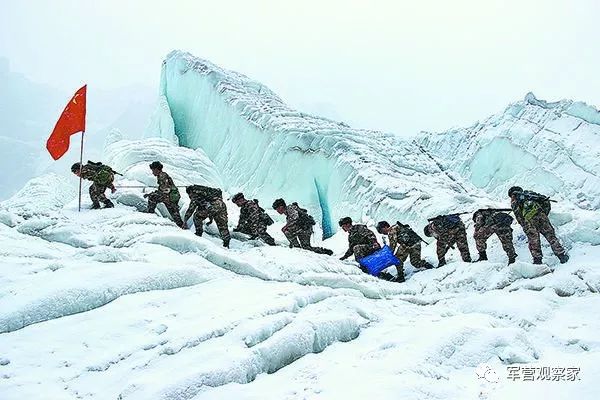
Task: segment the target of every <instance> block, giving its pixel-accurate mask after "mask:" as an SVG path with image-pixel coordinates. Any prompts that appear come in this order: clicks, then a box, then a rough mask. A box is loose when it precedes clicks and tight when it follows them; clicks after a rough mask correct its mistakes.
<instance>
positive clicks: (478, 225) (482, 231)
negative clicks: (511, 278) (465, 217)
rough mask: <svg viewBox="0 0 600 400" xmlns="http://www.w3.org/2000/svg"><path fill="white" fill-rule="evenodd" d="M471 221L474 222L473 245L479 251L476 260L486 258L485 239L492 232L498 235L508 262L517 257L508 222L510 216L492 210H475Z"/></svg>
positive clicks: (510, 262)
mask: <svg viewBox="0 0 600 400" xmlns="http://www.w3.org/2000/svg"><path fill="white" fill-rule="evenodd" d="M473 222H475V232H474V233H473V238H474V239H475V246H476V247H477V251H478V252H479V259H478V260H477V261H485V260H487V259H488V258H487V252H486V249H487V240H488V238H489V237H490V236H492V235H493V234H496V235H497V236H498V239H500V243H501V244H502V248H503V249H504V251H505V252H506V255H507V256H508V263H509V264H512V263H514V262H515V260H516V258H517V253H516V252H515V246H514V245H513V234H512V228H511V227H510V224H511V223H512V217H511V216H510V215H508V214H506V213H503V212H495V211H492V210H477V211H476V212H475V213H474V214H473Z"/></svg>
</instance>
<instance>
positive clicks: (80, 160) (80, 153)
mask: <svg viewBox="0 0 600 400" xmlns="http://www.w3.org/2000/svg"><path fill="white" fill-rule="evenodd" d="M84 135H85V130H83V131H81V151H80V152H79V207H78V209H77V211H78V212H81V183H82V181H83V178H82V177H81V171H82V170H83V136H84Z"/></svg>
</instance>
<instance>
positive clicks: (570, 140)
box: [0, 51, 600, 400]
mask: <svg viewBox="0 0 600 400" xmlns="http://www.w3.org/2000/svg"><path fill="white" fill-rule="evenodd" d="M161 74H162V79H161V85H160V86H161V87H160V91H159V95H158V98H157V102H156V107H155V110H154V113H153V114H152V115H151V117H150V119H149V122H148V125H147V128H146V130H145V132H144V133H143V136H144V138H143V139H140V133H139V132H136V133H135V134H131V135H130V134H127V133H122V132H121V131H120V130H118V129H113V130H112V131H111V132H110V133H109V134H108V135H107V138H106V143H105V146H104V152H103V159H102V160H103V161H104V162H106V163H107V164H109V165H111V166H112V167H113V168H114V169H115V170H117V171H119V172H121V173H122V174H123V176H122V177H118V179H117V181H116V182H115V185H116V186H117V187H118V190H117V192H116V193H114V194H112V195H110V196H111V198H112V199H113V201H114V202H115V204H116V207H115V208H114V209H105V210H100V211H93V210H89V209H88V207H89V206H90V202H89V199H88V198H87V183H86V185H85V186H86V187H85V188H84V204H83V205H84V209H83V211H82V212H77V180H76V179H75V178H74V177H73V175H72V174H71V173H70V171H68V170H65V171H64V174H56V173H54V174H45V175H42V176H39V177H37V178H34V179H32V180H30V181H29V182H28V183H27V184H26V185H25V186H24V187H23V188H22V189H21V190H19V191H18V192H17V193H16V194H15V195H14V196H12V197H11V198H10V199H7V200H6V201H2V202H1V203H0V248H1V249H2V250H0V254H1V255H2V257H0V349H2V351H1V352H0V398H2V399H7V400H11V399H22V398H49V399H69V400H71V399H78V398H92V399H120V400H126V399H127V400H136V399H165V400H184V399H185V400H187V399H190V400H201V399H215V398H218V399H221V398H236V399H248V400H250V399H255V400H256V399H298V400H300V399H307V398H308V399H336V398H344V399H359V398H364V397H365V396H370V397H377V398H381V399H395V398H399V397H400V398H407V399H432V398H437V399H440V398H443V399H463V398H478V399H490V400H495V399H498V400H499V399H506V398H514V399H520V398H537V397H541V396H543V397H544V398H547V399H564V398H567V397H574V398H580V399H595V398H597V397H598V392H599V388H598V385H597V383H596V382H595V377H596V376H598V374H600V341H598V339H597V332H598V330H599V329H600V321H599V320H598V318H594V315H596V313H597V309H598V308H599V307H600V298H599V297H598V293H599V291H600V262H599V261H598V260H599V259H600V258H599V257H600V250H599V247H598V245H599V244H600V226H599V223H600V222H599V221H600V218H598V206H599V204H598V197H597V196H596V195H595V194H597V192H598V190H600V188H599V187H598V186H599V185H598V176H599V174H598V172H599V170H598V164H597V162H598V161H597V157H595V155H596V154H597V151H598V150H597V149H598V146H597V143H598V134H599V133H600V130H599V127H600V125H599V124H598V122H597V120H596V118H597V111H596V110H595V109H594V108H593V107H591V106H587V105H585V104H583V103H578V102H573V101H567V100H562V101H559V102H553V103H551V102H545V101H543V100H538V99H536V98H535V96H533V95H532V94H530V95H527V96H526V97H525V99H524V100H523V101H520V102H516V103H514V104H512V105H510V106H508V107H507V108H506V109H505V110H504V111H503V112H501V113H499V114H498V115H495V116H492V117H490V118H488V119H486V120H483V121H482V122H479V123H477V124H475V125H474V126H472V127H467V128H463V129H452V130H450V131H447V132H442V133H422V134H421V135H419V136H417V137H414V138H409V139H399V138H396V137H393V136H392V135H390V134H384V133H380V132H375V131H367V130H355V129H352V128H350V127H349V126H347V125H345V124H343V123H338V122H335V121H331V120H329V119H324V118H320V117H316V116H311V115H307V114H304V113H301V112H298V111H295V110H293V109H291V108H290V107H288V106H286V105H285V104H284V103H283V101H282V100H281V99H279V98H278V97H277V96H276V95H275V94H274V93H273V92H271V91H270V90H269V89H268V88H266V87H265V86H264V85H261V84H259V83H257V82H254V81H252V80H251V79H249V78H247V77H245V76H243V75H240V74H238V73H235V72H232V71H226V70H224V69H221V68H220V67H218V66H216V65H214V64H212V63H210V62H208V61H205V60H202V59H198V58H195V57H193V56H191V55H189V54H187V53H183V52H178V51H177V52H172V53H171V54H169V55H168V56H167V58H166V60H165V63H164V64H163V66H162V72H161ZM117 128H118V127H117ZM554 150H556V156H555V157H552V151H554ZM502 155H504V156H505V158H503V157H502ZM155 159H159V160H161V162H162V163H163V164H164V165H165V170H166V171H167V172H168V173H169V174H170V175H171V176H172V177H173V179H174V180H175V182H176V183H177V184H178V185H182V186H184V185H189V184H206V185H211V186H219V187H222V188H223V189H224V196H225V198H226V199H227V200H226V204H227V207H228V213H229V225H230V228H231V227H233V226H235V224H236V222H237V218H238V216H239V209H238V208H237V207H236V206H234V205H233V204H232V203H231V201H229V200H228V199H229V197H230V196H231V195H232V194H234V193H235V192H237V191H239V190H243V191H245V192H246V193H248V194H249V196H254V197H257V198H258V199H259V200H260V201H261V204H263V206H266V207H265V208H266V209H267V211H268V212H269V213H270V214H271V216H272V217H273V219H274V220H275V224H274V225H273V226H271V227H269V232H270V233H271V234H272V235H273V236H274V238H275V240H276V242H277V244H278V245H279V246H275V247H270V246H265V245H264V244H262V243H260V242H258V241H253V240H248V239H247V237H245V236H244V235H241V234H233V240H232V242H231V249H224V248H222V246H221V244H220V239H219V237H218V232H217V230H216V228H215V227H214V226H213V225H209V226H207V229H206V234H205V235H204V236H203V237H196V236H195V235H193V234H192V233H191V232H189V231H183V230H181V229H179V228H178V227H176V226H175V224H174V223H173V222H172V221H171V220H170V219H169V218H168V217H167V215H168V213H166V210H164V209H160V208H159V209H158V211H159V214H162V216H161V215H150V214H145V213H140V212H137V211H138V210H143V209H144V205H145V200H144V198H143V197H142V196H143V194H144V193H145V190H146V189H142V188H140V187H139V186H152V185H154V184H155V178H154V177H153V176H152V175H151V174H150V171H149V169H148V164H149V163H150V162H151V161H153V160H155ZM515 183H522V185H523V186H526V187H528V188H529V187H531V188H534V189H536V190H539V191H542V192H544V193H548V194H551V195H552V196H553V197H554V198H556V199H557V200H559V203H556V204H555V205H553V211H552V213H551V218H552V221H553V223H554V224H555V225H556V227H557V233H558V235H559V237H560V238H561V239H562V240H564V242H565V244H566V246H567V247H568V248H569V252H570V255H571V260H570V261H569V263H567V264H564V265H560V264H558V260H556V258H555V257H553V256H550V253H549V248H548V246H547V244H546V243H545V242H543V249H544V253H545V254H547V255H549V256H548V257H545V258H544V264H543V265H533V264H531V263H530V255H529V252H528V249H527V244H526V239H525V235H524V233H523V232H522V230H521V228H520V227H518V226H516V225H515V226H514V231H515V232H514V233H515V247H516V251H517V253H518V258H517V262H516V263H514V264H512V265H509V266H507V265H506V258H505V254H504V253H503V251H502V248H501V246H500V245H499V243H498V241H497V240H494V239H493V238H492V239H491V240H490V242H489V248H488V256H489V259H490V260H489V261H484V262H480V263H472V264H471V263H464V262H462V261H461V260H460V258H459V256H458V254H457V253H456V252H454V251H451V252H450V254H449V256H448V264H447V265H445V266H444V267H441V268H437V269H433V270H427V271H421V272H418V271H416V270H415V269H414V268H412V266H411V265H410V264H408V263H407V265H406V267H405V271H406V273H407V281H406V282H405V283H403V284H397V283H390V282H385V281H381V280H378V279H375V278H373V277H371V276H369V275H367V274H364V273H362V272H361V271H360V270H359V269H358V268H357V267H356V264H355V263H354V262H351V261H340V260H338V259H337V258H336V257H327V256H323V255H318V254H314V253H310V252H306V251H303V250H299V249H289V248H287V241H286V239H285V237H284V236H283V234H282V233H281V232H280V228H281V226H282V225H283V223H284V221H283V219H282V217H281V216H279V215H276V214H275V213H274V211H273V210H270V207H269V205H270V202H271V201H272V200H273V199H274V198H276V197H279V196H283V197H284V198H286V199H288V200H291V201H299V202H300V203H301V204H302V205H306V206H309V207H310V208H311V211H312V212H314V213H315V215H316V216H319V221H320V223H319V225H320V227H321V230H322V232H321V233H322V235H316V236H317V237H315V238H313V239H314V241H315V242H316V243H317V244H319V245H321V244H322V245H323V246H325V247H329V248H331V249H332V250H334V252H335V254H336V255H338V256H339V255H341V254H343V252H344V250H345V247H346V243H347V239H346V236H345V234H344V233H343V232H339V231H337V229H336V224H335V223H334V222H335V220H336V219H337V218H338V217H340V216H343V215H346V214H347V215H350V216H352V217H353V218H354V219H356V220H363V221H364V222H365V223H367V224H368V225H369V226H370V227H371V228H372V227H373V223H374V222H375V221H376V220H378V219H388V220H395V219H400V220H402V221H408V222H410V223H411V224H413V226H414V227H415V228H416V229H417V230H418V229H419V228H420V227H421V226H423V225H424V224H425V220H426V217H429V216H432V215H435V214H438V213H441V212H448V211H467V210H475V209H476V208H479V207H481V206H506V205H507V199H506V196H505V191H506V189H507V188H508V187H509V186H511V185H513V184H515ZM187 205H188V199H187V196H183V197H182V199H181V202H180V206H181V207H182V209H183V210H184V209H185V208H186V207H187ZM183 210H182V211H183ZM464 219H465V223H466V225H467V229H468V234H469V238H468V240H469V245H470V248H471V250H472V252H473V253H474V241H473V238H472V224H471V222H470V220H469V218H464ZM323 237H325V238H326V239H323ZM378 239H379V240H380V242H381V241H383V238H381V236H379V235H378ZM423 254H424V257H425V258H426V259H427V260H428V261H431V262H434V259H435V245H434V244H433V243H430V244H429V245H425V246H423ZM510 366H513V367H514V366H518V367H564V368H571V367H577V368H579V369H580V374H579V377H578V379H575V380H574V381H572V382H571V381H568V382H553V381H535V382H513V381H510V380H508V379H507V367H510ZM482 370H492V371H494V374H495V375H496V376H497V377H498V378H499V379H497V380H486V379H482V378H481V377H480V371H482Z"/></svg>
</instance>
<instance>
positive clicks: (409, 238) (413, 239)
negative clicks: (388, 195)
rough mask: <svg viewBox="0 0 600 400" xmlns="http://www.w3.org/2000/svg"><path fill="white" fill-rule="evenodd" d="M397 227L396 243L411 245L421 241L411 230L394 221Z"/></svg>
mask: <svg viewBox="0 0 600 400" xmlns="http://www.w3.org/2000/svg"><path fill="white" fill-rule="evenodd" d="M396 225H398V228H399V229H398V241H399V242H401V243H405V244H407V245H409V246H410V245H413V244H415V243H417V242H420V241H421V238H420V237H419V236H418V235H417V234H416V232H415V231H413V230H412V229H411V227H410V226H408V225H404V224H403V223H401V222H400V221H396Z"/></svg>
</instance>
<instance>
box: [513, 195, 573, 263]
mask: <svg viewBox="0 0 600 400" xmlns="http://www.w3.org/2000/svg"><path fill="white" fill-rule="evenodd" d="M508 196H509V197H510V206H511V208H512V209H513V211H514V213H515V217H516V218H517V222H518V223H519V224H521V226H522V227H523V231H525V235H527V240H528V242H529V243H528V244H529V251H530V252H531V256H532V257H533V263H534V264H541V263H542V246H541V243H540V233H541V234H542V235H544V237H545V238H546V240H547V241H548V243H550V247H551V248H552V251H553V252H554V254H556V256H557V257H558V259H559V260H560V262H561V264H564V263H566V262H567V261H569V255H568V254H567V253H566V251H565V249H564V247H563V246H562V244H561V243H560V241H559V240H558V238H557V237H556V232H555V231H554V227H553V226H552V224H551V223H550V220H549V219H548V214H549V213H550V208H551V206H550V199H549V198H548V197H546V196H543V195H541V194H539V193H535V192H532V191H529V190H523V189H522V188H520V187H519V186H513V187H511V188H510V189H509V190H508Z"/></svg>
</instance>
